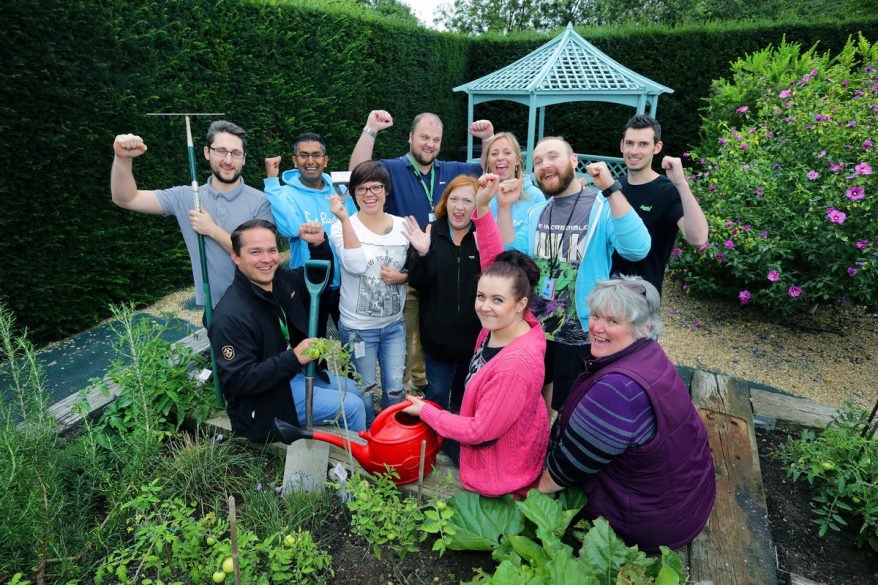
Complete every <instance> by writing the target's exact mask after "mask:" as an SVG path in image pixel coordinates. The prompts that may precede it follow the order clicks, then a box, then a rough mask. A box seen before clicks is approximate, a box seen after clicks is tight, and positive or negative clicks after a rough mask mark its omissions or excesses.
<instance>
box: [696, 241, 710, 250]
mask: <svg viewBox="0 0 878 585" xmlns="http://www.w3.org/2000/svg"><path fill="white" fill-rule="evenodd" d="M707 245H708V244H707V242H704V243H703V244H701V245H700V246H698V251H699V252H704V251H705V250H707Z"/></svg>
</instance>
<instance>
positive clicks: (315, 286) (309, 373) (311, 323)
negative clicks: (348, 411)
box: [303, 260, 331, 430]
mask: <svg viewBox="0 0 878 585" xmlns="http://www.w3.org/2000/svg"><path fill="white" fill-rule="evenodd" d="M309 268H311V269H320V268H322V269H323V280H321V281H319V282H318V281H313V280H311V279H310V278H309V276H308V269H309ZM330 268H331V265H330V263H329V261H328V260H306V261H305V269H304V271H303V274H304V276H305V286H306V287H307V288H308V294H310V295H311V306H310V309H309V312H308V337H317V320H318V313H319V311H320V294H321V293H322V292H323V289H325V288H326V283H327V282H329V273H330ZM316 367H317V364H316V362H313V361H311V362H308V365H307V366H305V429H307V430H311V427H312V423H313V420H312V418H313V417H312V407H313V404H314V372H315V370H316Z"/></svg>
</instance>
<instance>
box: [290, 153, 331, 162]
mask: <svg viewBox="0 0 878 585" xmlns="http://www.w3.org/2000/svg"><path fill="white" fill-rule="evenodd" d="M325 156H326V155H325V154H323V153H322V152H297V153H296V158H297V159H299V160H300V161H302V162H305V161H307V160H308V159H309V158H313V159H314V160H321V159H323V157H325Z"/></svg>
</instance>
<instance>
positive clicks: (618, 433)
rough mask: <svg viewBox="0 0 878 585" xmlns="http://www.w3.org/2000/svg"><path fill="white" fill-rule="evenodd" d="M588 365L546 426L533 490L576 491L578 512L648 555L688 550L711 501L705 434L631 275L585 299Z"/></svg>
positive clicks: (641, 286)
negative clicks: (545, 449) (582, 501)
mask: <svg viewBox="0 0 878 585" xmlns="http://www.w3.org/2000/svg"><path fill="white" fill-rule="evenodd" d="M586 302H587V303H588V311H589V319H588V333H589V337H590V338H591V353H592V355H593V356H594V359H592V360H590V361H589V362H588V363H587V364H586V371H585V374H583V375H582V376H580V378H579V379H578V380H577V382H576V384H575V385H574V387H573V389H572V390H571V391H570V395H569V396H568V397H567V400H566V401H565V402H564V406H563V407H562V409H561V411H560V412H559V414H558V418H557V419H556V421H555V424H554V426H553V427H552V437H551V440H550V447H549V453H548V456H547V458H546V464H547V468H546V471H544V472H543V475H542V477H541V478H540V482H539V489H540V491H543V492H547V493H552V492H557V491H560V490H562V489H564V488H565V487H568V486H572V485H579V486H580V487H582V489H583V490H584V491H585V493H586V495H587V496H588V504H586V506H585V508H583V511H582V514H583V515H584V516H585V517H586V518H588V519H590V520H593V519H595V518H597V517H598V516H602V517H603V518H605V519H606V520H607V521H608V522H609V523H610V526H612V527H613V529H614V530H615V531H616V532H618V533H619V534H620V535H621V536H622V537H623V538H624V539H625V541H626V542H627V543H628V544H629V545H635V544H636V545H637V546H639V547H640V548H641V549H643V550H645V551H648V552H655V551H657V550H658V548H659V546H661V545H665V546H669V547H671V548H677V547H681V546H684V545H687V544H689V543H690V542H692V540H693V539H694V538H695V537H696V536H697V535H698V533H699V532H701V530H702V529H703V528H704V525H705V524H706V523H707V518H708V516H710V510H711V508H712V507H713V501H714V497H715V495H716V485H715V479H714V471H713V458H712V456H711V453H710V447H709V445H708V443H707V432H706V430H705V429H704V424H703V423H702V422H701V417H700V416H699V415H698V411H697V410H696V409H695V406H694V405H693V404H692V400H691V399H690V397H689V393H688V391H687V390H686V386H685V385H684V384H683V381H682V380H681V379H680V376H679V375H678V374H677V370H676V368H674V364H672V363H671V361H670V360H669V359H668V357H667V356H666V355H665V352H664V351H662V348H661V346H660V345H659V344H658V342H657V341H656V339H657V338H658V334H659V331H660V329H661V326H662V324H661V319H660V317H659V305H660V298H659V294H658V291H656V289H655V287H653V286H652V285H651V284H650V283H648V282H646V281H645V280H643V279H641V278H639V277H625V276H623V277H621V278H615V279H612V280H603V281H600V282H598V283H597V285H596V286H595V288H594V290H592V291H591V293H589V295H588V298H587V299H586Z"/></svg>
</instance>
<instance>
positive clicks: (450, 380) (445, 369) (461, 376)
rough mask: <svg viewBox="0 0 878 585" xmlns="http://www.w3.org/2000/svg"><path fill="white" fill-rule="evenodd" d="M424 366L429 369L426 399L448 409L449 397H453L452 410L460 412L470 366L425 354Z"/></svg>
mask: <svg viewBox="0 0 878 585" xmlns="http://www.w3.org/2000/svg"><path fill="white" fill-rule="evenodd" d="M424 365H425V366H426V368H427V391H426V392H425V393H424V398H426V399H427V400H432V401H433V402H435V403H436V404H438V405H439V406H441V407H442V408H445V409H447V408H448V402H449V401H448V397H449V396H451V409H452V410H453V411H455V412H458V411H460V403H461V402H462V401H463V389H464V386H465V385H466V375H467V374H468V373H469V364H468V363H464V364H459V363H456V362H443V361H441V360H437V359H435V358H434V357H433V356H431V355H430V354H428V353H427V352H424Z"/></svg>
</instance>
